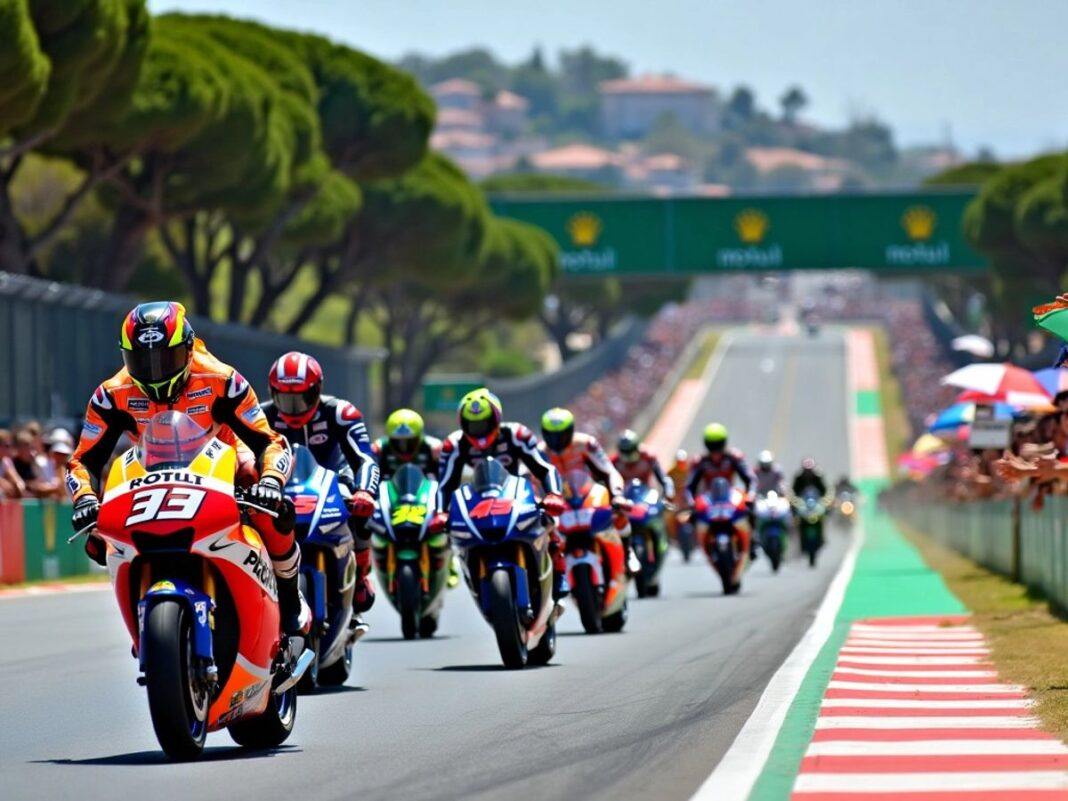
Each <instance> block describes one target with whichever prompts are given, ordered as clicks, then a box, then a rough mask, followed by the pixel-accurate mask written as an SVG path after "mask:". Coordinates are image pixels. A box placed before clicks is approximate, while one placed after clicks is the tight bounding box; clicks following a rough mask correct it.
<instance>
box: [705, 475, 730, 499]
mask: <svg viewBox="0 0 1068 801" xmlns="http://www.w3.org/2000/svg"><path fill="white" fill-rule="evenodd" d="M709 494H710V495H711V496H712V500H713V501H715V502H716V503H722V502H723V501H729V500H730V498H731V482H729V481H728V480H727V479H725V478H724V477H723V476H716V477H715V478H714V479H712V486H711V488H710V491H709Z"/></svg>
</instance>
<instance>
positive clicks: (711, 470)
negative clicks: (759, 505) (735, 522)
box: [686, 423, 757, 559]
mask: <svg viewBox="0 0 1068 801" xmlns="http://www.w3.org/2000/svg"><path fill="white" fill-rule="evenodd" d="M727 436H728V435H727V427H726V426H724V425H723V424H722V423H710V424H709V425H707V426H706V427H705V430H704V433H703V436H702V439H703V440H704V443H705V449H706V451H707V452H706V453H703V454H701V456H699V457H697V458H696V459H695V460H694V462H693V465H692V466H691V469H690V477H689V479H688V480H687V482H686V489H687V490H688V491H689V493H690V496H691V497H694V498H695V497H697V495H698V494H699V493H700V492H701V490H702V488H704V490H705V491H710V490H711V489H712V483H713V482H714V481H715V480H716V479H717V478H723V479H726V480H727V482H728V483H729V484H731V485H733V484H734V482H735V480H738V481H740V482H741V483H742V485H743V486H744V487H745V491H746V493H749V492H750V490H751V489H752V488H753V484H754V481H755V479H754V477H753V473H752V471H751V470H750V469H749V465H748V464H746V461H745V456H744V455H743V454H742V452H741V451H740V450H738V449H737V448H730V447H728V445H727ZM748 513H749V515H750V524H752V522H753V521H752V504H750V505H749V506H748ZM756 556H757V553H756V540H755V539H751V540H750V541H749V558H750V559H756Z"/></svg>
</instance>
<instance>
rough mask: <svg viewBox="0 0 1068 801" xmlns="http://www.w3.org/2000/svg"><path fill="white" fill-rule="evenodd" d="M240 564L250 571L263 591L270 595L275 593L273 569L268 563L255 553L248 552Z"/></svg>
mask: <svg viewBox="0 0 1068 801" xmlns="http://www.w3.org/2000/svg"><path fill="white" fill-rule="evenodd" d="M242 564H243V565H245V566H247V567H248V568H249V570H251V571H252V574H253V575H254V576H255V577H256V578H257V580H259V582H260V584H262V585H263V588H264V589H265V590H267V591H268V592H270V593H271V594H272V595H274V594H275V593H276V592H277V587H276V586H275V579H274V568H273V567H272V566H271V563H270V562H269V561H267V560H265V559H261V558H260V555H259V553H258V552H257V551H251V550H250V551H249V552H248V556H246V557H245V561H244V562H242Z"/></svg>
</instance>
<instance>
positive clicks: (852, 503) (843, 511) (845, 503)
mask: <svg viewBox="0 0 1068 801" xmlns="http://www.w3.org/2000/svg"><path fill="white" fill-rule="evenodd" d="M835 506H836V507H837V509H838V515H839V516H840V517H841V518H842V522H843V523H845V524H846V525H847V526H852V525H853V524H854V523H855V522H856V520H857V497H856V495H855V494H854V493H852V492H849V491H848V490H845V491H843V492H839V493H838V497H837V498H836V499H835Z"/></svg>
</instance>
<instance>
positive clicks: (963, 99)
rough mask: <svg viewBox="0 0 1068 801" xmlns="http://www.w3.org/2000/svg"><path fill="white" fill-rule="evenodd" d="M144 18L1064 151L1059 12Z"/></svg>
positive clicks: (1066, 125) (1032, 0) (509, 12)
mask: <svg viewBox="0 0 1068 801" xmlns="http://www.w3.org/2000/svg"><path fill="white" fill-rule="evenodd" d="M149 5H150V6H151V7H152V9H153V10H154V11H157V12H159V11H164V10H171V9H181V10H185V11H214V12H225V13H229V14H233V15H237V16H246V17H249V16H250V17H257V18H260V19H262V20H265V21H268V22H271V23H274V24H279V25H285V26H289V27H297V28H303V29H308V30H314V31H317V32H321V33H324V34H327V35H329V36H331V37H333V38H335V39H338V40H340V41H343V42H346V43H348V44H352V45H355V46H357V47H360V48H362V49H364V50H367V51H368V52H370V53H373V54H375V55H377V56H380V57H382V58H386V59H394V58H396V57H398V56H400V55H402V54H404V53H406V52H409V51H411V50H418V51H421V52H425V53H429V54H432V55H441V54H444V53H448V52H451V51H454V50H456V49H459V48H462V47H467V46H470V45H474V44H478V45H485V46H488V47H490V48H491V49H493V50H494V51H496V52H497V53H498V54H499V55H500V56H502V57H503V58H505V59H506V60H509V61H512V60H516V59H518V58H521V57H524V56H526V55H527V54H529V52H530V50H531V48H532V47H533V46H534V45H535V44H541V45H542V46H543V47H544V48H545V49H546V51H547V52H548V53H550V54H552V53H554V52H555V51H556V50H558V49H559V48H561V47H574V46H577V45H580V44H584V43H589V44H592V45H594V46H595V47H596V48H597V49H599V50H603V51H605V52H607V53H611V54H615V55H619V56H621V57H623V58H624V59H625V60H627V61H628V62H629V63H630V64H631V66H632V68H633V69H634V70H635V71H638V72H667V71H670V72H674V73H677V74H679V75H682V76H685V77H690V78H697V79H700V80H702V81H706V82H708V83H711V84H713V85H716V86H718V87H721V88H722V87H728V88H729V87H732V86H733V85H735V84H737V83H740V82H745V83H747V84H749V85H750V86H751V87H753V88H754V89H755V90H756V92H757V95H758V97H759V98H760V99H761V100H762V101H763V102H764V104H765V105H767V104H769V103H770V102H771V101H773V100H774V99H775V98H778V97H779V95H780V94H781V93H782V90H783V89H784V88H785V87H786V86H787V85H789V84H791V83H795V82H796V83H799V84H801V85H802V86H803V87H804V88H805V90H806V91H807V92H808V94H809V96H810V98H811V99H812V104H811V105H810V107H809V108H808V110H807V111H806V116H807V118H809V119H810V120H812V121H814V122H818V123H826V124H832V125H839V124H842V123H843V122H845V121H846V120H847V119H848V118H849V117H850V116H851V115H852V114H854V113H856V112H867V111H874V112H876V113H878V114H879V115H880V116H881V117H883V118H884V119H886V120H887V121H889V122H890V123H891V124H892V125H893V127H894V129H895V131H896V132H897V134H898V139H899V142H902V143H905V144H908V143H914V142H920V141H923V142H930V141H940V140H941V139H942V138H943V137H944V136H945V132H946V131H947V129H948V130H951V131H952V136H953V139H954V141H956V142H957V144H958V145H960V146H961V147H964V148H965V149H967V150H973V149H975V148H976V147H978V146H980V145H984V144H985V145H990V146H992V147H993V148H994V149H995V151H996V152H997V153H998V155H1000V156H1019V155H1024V154H1028V153H1031V152H1034V151H1037V150H1048V149H1052V148H1055V147H1060V148H1063V147H1066V146H1068V46H1066V38H1065V37H1066V32H1068V0H807V2H805V1H803V0H764V1H763V2H761V0H703V2H702V1H700V0H611V2H609V1H608V0H585V2H584V1H583V0H527V1H526V2H520V1H519V0H149Z"/></svg>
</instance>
